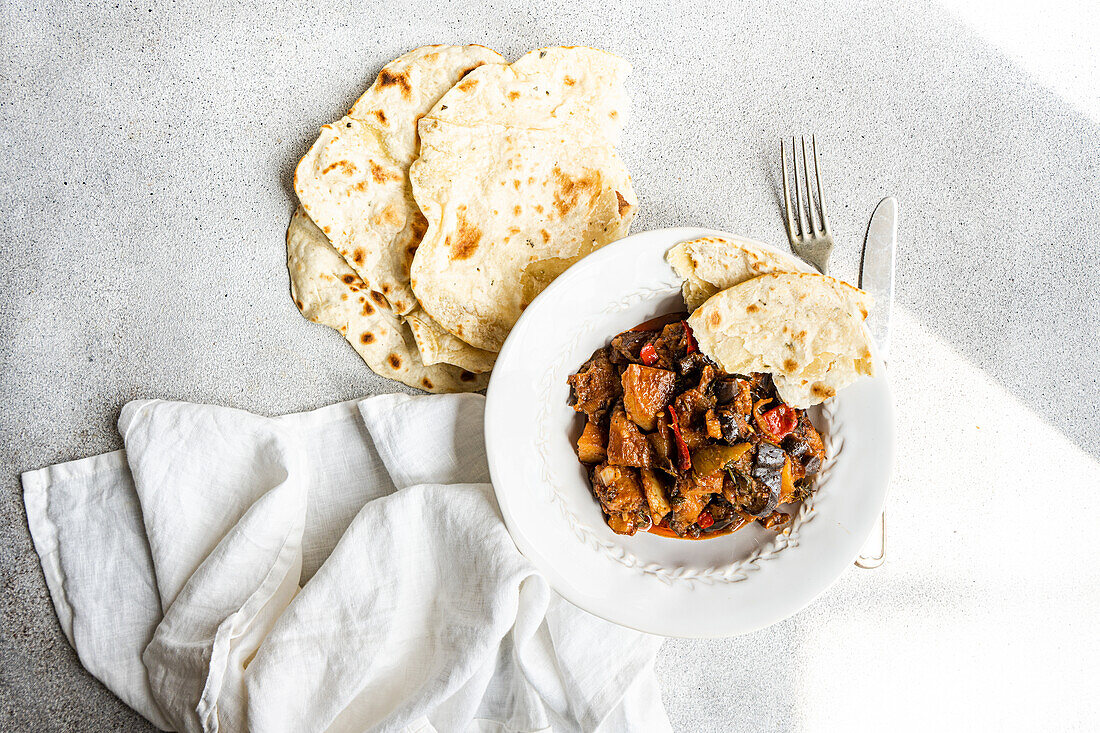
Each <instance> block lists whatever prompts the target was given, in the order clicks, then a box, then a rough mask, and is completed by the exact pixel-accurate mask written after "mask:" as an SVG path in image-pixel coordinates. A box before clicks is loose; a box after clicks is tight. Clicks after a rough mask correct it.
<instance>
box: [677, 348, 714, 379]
mask: <svg viewBox="0 0 1100 733" xmlns="http://www.w3.org/2000/svg"><path fill="white" fill-rule="evenodd" d="M706 363H707V358H706V357H705V356H703V355H702V354H701V353H699V352H698V351H694V352H692V353H690V354H688V355H687V356H685V357H683V358H681V359H680V361H679V362H677V364H676V370H677V371H678V372H680V376H683V377H687V376H690V375H692V374H694V373H695V372H697V371H699V370H700V369H701V368H702V367H703V366H704V365H705V364H706Z"/></svg>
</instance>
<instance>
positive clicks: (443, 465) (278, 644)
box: [23, 395, 670, 733]
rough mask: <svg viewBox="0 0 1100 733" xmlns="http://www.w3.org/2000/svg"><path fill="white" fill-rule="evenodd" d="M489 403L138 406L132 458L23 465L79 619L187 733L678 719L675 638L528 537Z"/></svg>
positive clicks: (74, 637) (31, 508)
mask: <svg viewBox="0 0 1100 733" xmlns="http://www.w3.org/2000/svg"><path fill="white" fill-rule="evenodd" d="M483 413H484V399H483V398H482V397H480V396H477V395H446V396H427V397H408V396H404V395H385V396H381V397H374V398H370V399H367V400H364V401H362V402H360V403H354V402H348V403H341V404H338V405H333V406H331V407H326V408H322V409H320V410H315V411H313V412H308V413H301V414H297V415H288V416H285V417H280V418H265V417H259V416H256V415H252V414H249V413H247V412H242V411H240V410H233V409H228V408H221V407H213V406H209V405H193V404H185V403H175V402H163V401H157V400H154V401H139V402H132V403H130V404H128V405H126V406H125V408H124V409H123V412H122V416H121V417H120V419H119V430H120V432H121V434H122V436H123V441H124V444H125V446H126V449H125V451H116V452H115V453H109V454H106V455H102V456H95V457H92V458H87V459H83V460H80V461H73V462H70V463H64V464H60V465H57V466H52V467H49V468H44V469H41V470H38V471H30V472H28V473H25V474H23V486H24V501H25V503H26V507H27V516H28V520H29V524H30V529H31V534H32V536H33V538H34V542H35V547H36V549H37V551H38V553H39V555H40V557H41V559H42V567H43V570H44V572H45V575H46V581H47V585H48V586H49V590H50V594H51V597H52V599H53V602H54V606H55V608H56V609H57V614H58V618H59V620H60V622H61V626H62V629H63V630H64V631H65V634H66V636H67V637H68V638H69V641H70V643H72V644H73V646H74V647H75V648H76V650H77V653H78V655H79V656H80V660H81V662H82V663H83V664H84V666H85V667H86V668H87V669H88V670H89V671H90V672H91V673H92V674H94V675H95V676H96V677H97V678H99V679H100V680H101V681H102V682H103V683H104V684H105V685H106V686H107V687H108V688H109V689H111V690H112V691H113V692H115V693H116V694H117V695H118V696H119V697H120V698H122V699H123V700H124V701H125V702H126V703H127V704H129V705H130V706H132V707H133V708H135V709H136V710H137V711H138V712H140V713H141V714H142V715H144V716H145V717H146V718H148V719H149V720H150V721H151V722H152V723H153V724H155V725H156V726H158V727H159V728H162V729H165V730H181V731H246V730H251V731H294V732H295V733H297V732H298V731H365V730H387V731H389V730H394V731H396V730H409V731H470V730H474V731H525V732H528V731H540V730H551V729H552V730H559V731H591V730H606V731H619V730H647V731H651V730H655V731H660V730H669V729H670V726H669V723H668V718H667V716H666V715H665V712H664V708H663V706H662V704H661V698H660V692H659V690H658V689H657V685H656V680H655V678H654V674H653V662H654V658H655V656H656V652H657V650H658V648H659V646H660V643H661V639H660V638H658V637H653V636H649V635H646V634H642V633H639V632H636V631H631V630H629V629H624V628H622V627H618V626H615V625H614V624H611V623H608V622H605V621H603V620H601V619H598V618H596V617H594V616H591V615H589V614H587V613H586V612H584V611H581V610H580V609H578V608H576V607H575V606H572V605H571V604H569V603H568V602H566V601H564V600H563V599H561V598H560V597H558V596H557V595H556V594H554V593H553V591H551V590H550V588H549V586H548V585H547V584H546V581H545V580H544V579H543V578H542V577H541V576H540V575H539V574H538V573H537V571H535V569H534V568H533V567H532V566H531V564H530V563H529V562H528V561H527V560H526V558H524V557H523V556H522V555H521V554H520V553H519V552H518V551H517V550H516V547H515V545H514V544H513V543H512V540H511V538H510V537H509V535H508V533H507V530H506V529H505V527H504V524H503V522H502V520H501V517H500V512H499V509H498V508H497V505H496V501H495V498H494V495H493V491H492V487H491V486H490V485H489V483H488V480H489V477H488V469H487V466H486V459H485V447H484V442H483V439H482V421H483Z"/></svg>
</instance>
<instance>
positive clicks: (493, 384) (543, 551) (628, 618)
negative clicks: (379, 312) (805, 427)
mask: <svg viewBox="0 0 1100 733" xmlns="http://www.w3.org/2000/svg"><path fill="white" fill-rule="evenodd" d="M703 236H714V237H723V238H726V239H731V240H740V241H747V240H744V238H742V237H736V236H734V235H731V234H726V233H724V232H718V231H713V230H709V229H664V230H659V231H653V232H644V233H642V234H636V235H634V236H631V237H627V238H626V239H623V240H620V241H618V242H615V243H614V244H611V245H608V246H607V247H604V248H603V249H600V250H598V251H597V252H594V253H593V254H591V255H589V256H588V257H585V258H584V259H583V260H581V261H580V262H578V263H577V264H575V265H574V266H573V267H571V268H570V269H569V270H568V271H566V272H565V273H564V274H563V275H561V276H560V277H558V278H557V279H556V280H555V281H554V282H553V283H552V284H551V285H550V287H548V288H547V289H546V290H545V291H544V292H543V293H542V294H541V295H539V297H538V298H536V299H535V301H534V302H533V303H532V304H531V305H530V306H529V307H528V308H527V310H526V311H525V312H524V314H523V317H522V318H520V320H519V322H518V323H517V324H516V326H515V328H513V329H512V333H511V334H510V335H509V336H508V340H507V342H506V343H505V344H504V348H503V349H502V350H501V352H500V357H499V358H498V359H497V363H496V367H495V368H494V369H493V376H492V379H491V380H490V383H489V392H488V402H487V404H486V412H485V441H486V445H487V448H488V453H489V469H490V472H491V474H492V478H493V486H494V487H495V489H496V494H497V500H498V501H499V502H500V508H501V511H502V512H503V513H504V520H505V522H506V523H507V525H508V530H509V531H510V532H511V534H512V537H513V539H515V542H516V545H517V546H518V547H519V549H520V550H521V551H522V552H523V554H524V555H526V556H527V557H528V558H530V560H531V561H532V562H533V563H534V564H535V566H536V567H537V568H538V569H539V570H540V571H541V572H542V573H543V574H545V576H546V578H547V579H548V580H549V582H550V585H551V586H552V587H553V588H554V589H555V590H556V591H558V592H559V593H561V595H563V596H565V598H567V599H568V600H570V601H572V602H573V603H575V604H576V605H577V606H580V607H581V608H583V609H585V610H587V611H589V612H591V613H594V614H596V615H597V616H602V617H603V618H605V619H608V620H609V621H614V622H615V623H618V624H622V625H624V626H630V627H633V628H635V629H640V630H642V631H648V632H651V633H655V634H663V635H665V636H686V637H713V636H732V635H734V634H742V633H746V632H749V631H753V630H755V629H759V628H762V627H764V626H768V625H769V624H773V623H775V622H777V621H780V620H782V619H784V618H786V617H787V616H789V615H791V614H793V613H795V612H796V611H798V610H799V609H801V608H802V607H804V606H805V605H806V604H808V603H809V602H810V601H811V600H813V599H814V597H816V596H817V595H818V594H819V593H821V592H822V591H824V590H825V589H826V588H827V587H828V586H829V585H830V584H831V583H832V582H833V581H834V580H836V578H837V577H839V576H840V574H841V573H843V572H844V571H845V569H847V568H849V567H851V565H852V561H853V560H854V559H855V558H856V556H857V555H858V554H859V551H860V548H861V547H862V545H863V542H864V540H865V539H866V538H867V536H868V534H869V533H870V531H871V529H872V528H873V526H874V523H875V519H876V517H878V515H879V514H880V513H881V512H882V507H883V502H884V501H885V498H886V488H887V481H888V479H889V474H890V468H891V464H892V462H893V451H894V414H893V400H892V398H891V396H890V389H889V385H888V384H887V380H886V370H885V369H884V368H883V366H882V363H881V361H880V360H879V357H878V354H877V353H876V354H875V357H874V358H875V368H876V370H877V374H878V376H877V377H875V378H874V379H862V380H860V381H858V382H857V383H856V384H854V385H852V386H850V387H848V388H846V389H844V390H842V391H841V392H840V393H839V394H838V395H837V396H836V397H835V398H833V399H832V400H830V401H829V403H828V404H827V405H826V406H825V407H824V409H817V410H816V411H815V412H813V413H811V416H812V418H813V420H814V423H815V424H816V425H817V426H818V427H819V428H821V432H822V435H823V437H824V438H825V444H826V447H827V449H828V453H829V458H828V459H827V460H826V462H825V464H824V466H823V467H822V473H821V474H820V477H819V481H818V487H819V488H818V490H817V492H816V494H815V495H814V497H813V498H812V499H811V500H810V501H808V502H806V503H805V504H804V505H803V507H802V509H801V510H800V511H799V512H798V514H797V515H796V516H795V518H794V520H793V521H792V522H791V525H792V526H791V528H790V529H789V530H788V532H787V533H783V534H777V533H776V532H774V531H771V530H765V529H763V528H762V527H760V526H759V525H756V524H753V525H751V526H749V527H746V528H745V529H742V530H740V531H738V532H735V533H733V534H731V535H727V536H724V537H718V538H715V539H709V540H702V541H689V540H679V539H671V538H665V537H659V536H657V535H653V534H650V533H645V532H640V533H638V534H637V535H635V536H633V537H624V536H621V535H617V534H615V533H614V532H612V531H611V530H610V529H609V528H608V526H607V524H606V523H605V522H604V519H603V515H602V513H601V511H600V507H599V505H598V504H597V502H596V500H595V499H594V498H593V496H592V492H591V490H590V489H589V485H588V479H587V477H586V475H585V471H584V469H583V468H582V466H581V464H580V463H579V462H578V461H577V456H576V453H575V451H574V447H573V444H574V441H575V440H576V438H577V436H578V435H579V433H580V430H581V427H582V422H583V421H582V419H581V418H580V417H579V416H578V413H576V412H574V411H573V409H572V408H571V407H570V406H569V404H568V398H569V387H568V384H567V383H566V378H567V377H568V376H569V375H570V374H572V373H573V372H575V371H576V370H577V369H578V368H579V367H580V366H581V365H582V364H583V363H584V362H585V361H586V360H587V359H588V357H589V356H591V355H592V352H593V351H595V350H596V349H597V348H599V347H601V346H604V345H606V344H607V343H608V342H609V341H610V339H611V338H612V337H614V336H615V335H616V334H618V333H619V332H621V331H624V330H626V329H628V328H632V327H633V326H636V325H637V324H639V323H641V322H642V321H645V320H647V319H649V318H652V317H654V316H658V315H663V314H665V313H670V312H674V311H677V310H683V309H684V303H683V299H682V298H681V296H680V280H679V278H678V277H677V276H676V273H675V272H673V271H672V268H671V267H669V265H668V263H666V262H665V253H666V252H667V251H668V249H669V248H670V247H671V246H673V245H674V244H676V243H678V242H683V241H686V240H689V239H695V238H697V237H703ZM752 244H754V245H756V246H759V247H765V248H766V247H767V245H763V244H760V243H758V242H752ZM807 269H808V268H807Z"/></svg>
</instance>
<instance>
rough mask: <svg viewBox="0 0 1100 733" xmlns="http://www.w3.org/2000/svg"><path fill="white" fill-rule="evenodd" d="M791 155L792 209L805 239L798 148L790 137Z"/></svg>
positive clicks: (805, 230) (800, 232) (804, 216)
mask: <svg viewBox="0 0 1100 733" xmlns="http://www.w3.org/2000/svg"><path fill="white" fill-rule="evenodd" d="M791 154H792V155H793V156H794V207H795V209H797V210H798V232H799V234H801V235H802V236H803V237H805V236H806V235H807V234H808V232H807V229H806V214H805V212H804V211H803V210H802V196H801V194H800V193H799V192H798V148H797V147H795V144H794V136H793V135H792V136H791Z"/></svg>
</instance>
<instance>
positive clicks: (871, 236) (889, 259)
mask: <svg viewBox="0 0 1100 733" xmlns="http://www.w3.org/2000/svg"><path fill="white" fill-rule="evenodd" d="M897 240H898V200H897V199H896V198H894V197H893V196H887V197H886V198H884V199H883V200H882V201H880V202H879V204H878V206H876V207H875V212H874V213H873V214H871V223H870V224H868V225H867V239H866V240H865V241H864V243H863V261H862V262H861V263H860V268H859V287H860V289H862V290H864V291H866V292H867V293H869V294H870V296H871V297H872V298H874V299H875V305H874V307H873V308H871V314H870V315H869V316H867V321H866V323H867V330H868V331H870V332H871V337H872V338H874V340H875V344H876V345H877V346H878V350H879V354H880V355H881V356H882V360H883V362H886V361H887V360H888V359H889V357H890V312H891V311H892V310H893V307H894V252H895V250H896V249H897V246H896V245H897Z"/></svg>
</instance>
